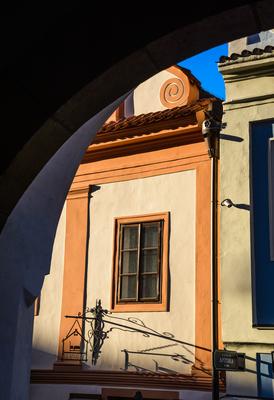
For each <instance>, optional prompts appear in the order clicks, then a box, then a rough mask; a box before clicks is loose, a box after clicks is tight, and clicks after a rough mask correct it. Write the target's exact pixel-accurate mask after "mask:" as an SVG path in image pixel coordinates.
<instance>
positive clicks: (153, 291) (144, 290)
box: [141, 275, 158, 298]
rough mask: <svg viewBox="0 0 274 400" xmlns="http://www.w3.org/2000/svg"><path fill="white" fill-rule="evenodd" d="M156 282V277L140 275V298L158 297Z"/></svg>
mask: <svg viewBox="0 0 274 400" xmlns="http://www.w3.org/2000/svg"><path fill="white" fill-rule="evenodd" d="M157 281H158V275H142V277H141V298H156V297H158V289H157V286H158V285H157Z"/></svg>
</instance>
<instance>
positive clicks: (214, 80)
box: [178, 44, 228, 100]
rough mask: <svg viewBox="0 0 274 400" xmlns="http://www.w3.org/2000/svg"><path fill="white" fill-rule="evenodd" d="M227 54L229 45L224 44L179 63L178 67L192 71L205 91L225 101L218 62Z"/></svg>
mask: <svg viewBox="0 0 274 400" xmlns="http://www.w3.org/2000/svg"><path fill="white" fill-rule="evenodd" d="M227 52H228V46H227V44H222V45H221V46H217V47H213V48H212V49H209V50H206V51H204V52H203V53H199V54H197V55H196V56H193V57H191V58H188V59H186V60H184V61H182V62H179V63H178V65H180V66H182V67H185V68H188V69H190V70H191V72H192V74H193V75H194V76H195V77H196V78H197V79H199V81H200V82H201V84H202V87H203V88H204V89H205V90H207V91H208V92H210V93H212V94H214V95H215V96H217V97H219V98H221V99H222V100H224V99H225V88H224V83H223V78H222V75H221V74H220V73H219V72H218V67H217V61H218V60H219V58H220V56H226V55H227Z"/></svg>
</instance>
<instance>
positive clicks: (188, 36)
mask: <svg viewBox="0 0 274 400" xmlns="http://www.w3.org/2000/svg"><path fill="white" fill-rule="evenodd" d="M234 3H235V5H234V8H230V9H229V7H231V4H230V5H229V6H226V5H223V6H221V5H219V6H218V7H217V8H216V7H215V8H214V10H213V9H209V8H207V9H205V8H201V9H200V10H192V12H190V13H189V16H188V15H186V16H185V17H184V20H182V21H176V23H175V24H173V25H172V24H171V25H170V26H169V27H168V29H167V30H166V31H163V30H162V31H161V30H160V29H159V31H158V35H156V37H155V35H154V37H153V35H151V33H150V34H149V33H148V35H147V38H145V37H144V40H143V41H142V42H141V43H138V45H139V46H141V47H140V48H141V49H137V48H138V46H136V43H134V41H133V42H132V47H130V46H128V47H127V51H125V52H124V53H123V52H121V53H119V57H117V58H116V59H114V60H113V62H110V63H109V65H108V66H107V64H106V63H105V64H104V66H102V65H101V69H100V68H99V69H98V68H96V66H95V67H94V71H93V74H90V73H89V72H88V71H84V72H83V76H84V77H82V79H81V80H76V81H74V82H73V84H71V86H70V87H68V88H65V87H64V88H63V92H62V91H61V92H62V93H61V94H60V92H58V93H59V97H58V98H57V100H56V99H52V102H51V99H50V94H51V93H54V91H53V92H50V91H47V90H46V88H45V82H43V75H39V74H34V75H35V76H34V78H33V79H32V80H31V81H30V82H29V84H30V86H29V87H27V88H26V87H24V84H26V82H27V80H25V81H24V80H23V83H24V84H23V83H22V81H20V77H19V78H18V80H19V85H17V84H16V85H15V86H14V87H13V86H12V85H10V87H8V85H5V89H6V91H7V93H9V96H10V97H9V99H8V100H11V101H12V95H16V96H17V97H16V96H15V97H14V99H15V100H18V104H13V105H14V109H13V112H14V114H16V110H17V109H18V110H19V109H20V107H22V109H23V111H24V110H25V111H26V115H25V114H24V113H22V110H21V111H20V113H19V115H21V117H22V120H21V121H20V118H19V120H18V121H14V127H15V128H16V127H17V128H18V126H20V122H21V123H22V129H23V128H24V129H25V130H27V129H29V131H28V132H27V134H26V136H25V138H24V139H26V140H25V141H27V140H29V141H28V143H27V144H26V145H25V146H24V147H23V148H22V149H21V150H20V151H18V149H16V151H15V152H14V153H11V154H12V156H15V155H16V157H15V158H13V160H12V161H11V158H12V157H10V158H9V161H8V163H7V164H5V165H4V166H3V168H4V170H5V171H4V174H3V175H2V178H1V182H0V187H1V189H2V193H4V194H5V195H4V196H2V198H1V204H0V206H1V226H2V228H3V229H2V233H1V238H0V252H1V259H2V263H1V264H2V267H1V277H0V282H1V283H0V286H1V290H0V293H1V304H2V306H1V314H2V326H1V334H0V337H1V343H2V344H3V347H4V350H2V354H1V363H2V364H1V375H0V376H1V387H2V393H3V397H4V398H5V399H7V400H8V399H26V398H27V392H28V389H27V387H28V377H29V372H28V371H29V358H30V347H31V331H32V328H31V327H32V307H31V304H32V303H33V300H34V298H35V296H36V295H37V294H38V292H39V290H40V289H41V286H42V283H43V278H44V275H45V274H46V273H48V272H49V271H48V267H49V262H50V254H51V248H52V242H53V239H54V233H55V229H56V226H57V223H58V219H59V215H60V212H61V206H62V204H63V202H64V199H65V196H66V193H67V190H68V187H69V184H70V182H71V180H72V178H73V175H74V171H75V168H76V167H77V165H78V163H79V162H80V160H81V158H82V155H83V152H84V150H85V148H86V146H87V144H88V143H89V142H90V141H91V140H92V137H94V134H95V132H96V131H97V130H98V129H99V127H100V126H101V125H102V124H103V122H104V120H105V119H106V117H107V116H108V114H110V113H111V112H112V110H113V109H114V108H115V107H116V105H117V103H114V104H112V105H111V106H109V107H107V106H108V105H109V104H110V103H112V102H113V101H114V100H115V99H117V98H118V97H120V96H122V95H123V94H124V93H126V92H127V91H128V90H130V89H131V88H132V87H134V86H136V85H137V84H138V83H140V82H142V81H143V80H145V79H147V78H149V77H150V76H152V75H153V74H155V73H157V72H159V71H160V70H162V69H163V68H165V67H168V66H169V65H171V64H175V63H176V62H178V61H180V60H181V59H183V58H186V57H189V56H191V55H193V54H195V53H197V52H200V51H202V50H205V49H207V48H209V47H212V46H214V45H218V44H220V43H223V42H226V41H229V40H233V39H236V38H239V37H241V36H244V35H247V34H251V33H254V32H257V31H260V30H264V29H269V28H272V27H273V25H274V9H273V2H271V0H265V1H236V2H234ZM194 11H195V12H194ZM194 14H195V18H194ZM161 22H162V23H163V22H164V19H161ZM67 29H69V27H67ZM80 33H82V31H81V32H80ZM62 35H63V36H64V32H62ZM78 35H79V32H78ZM78 35H77V32H76V31H75V37H76V39H75V40H77V39H80V38H81V35H80V36H78ZM63 36H62V37H63ZM144 36H145V35H144ZM70 37H71V36H70ZM133 38H134V36H132V40H133ZM61 43H63V41H62V40H61ZM48 46H49V43H48V42H46V43H45V45H44V48H43V46H42V47H41V48H40V47H39V49H38V51H37V54H36V55H37V57H36V61H37V60H38V61H40V62H41V60H43V59H44V58H43V51H42V50H45V49H48ZM164 48H167V49H168V53H165V54H163V49H164ZM57 50H58V47H57ZM65 50H66V51H67V52H69V46H67V47H66V49H65ZM82 50H83V49H82ZM85 50H86V51H87V50H88V49H85ZM55 51H56V48H55ZM60 53H61V54H62V51H61V50H60ZM127 54H129V55H127ZM79 56H80V54H79ZM29 57H30V59H31V61H33V56H32V55H29ZM69 59H70V58H69V54H67V53H66V52H64V54H63V58H62V57H61V59H60V60H59V58H58V62H60V63H59V64H58V63H57V62H56V65H58V68H59V69H60V70H59V75H60V76H61V74H62V66H63V67H64V65H65V62H66V61H67V60H69ZM13 61H14V60H13ZM53 65H54V63H53ZM80 65H81V63H80ZM51 67H52V65H51ZM78 68H79V65H78V64H77V68H75V73H78V74H79V73H80V72H79V69H78ZM7 71H8V78H10V76H11V74H12V73H13V72H14V69H13V68H12V67H11V68H10V69H7ZM24 71H25V72H26V67H25V69H24V68H23V72H24ZM42 71H43V69H42ZM70 72H71V71H70ZM59 75H58V76H59ZM56 76H57V75H56ZM88 77H90V83H88V84H85V80H86V79H88ZM113 77H116V79H115V81H114V79H113ZM47 79H52V74H49V75H48V76H47ZM64 82H65V81H64ZM21 83H22V85H23V86H20V85H21ZM39 85H40V90H41V93H42V94H43V95H44V96H45V98H44V110H43V101H42V105H41V103H40V104H39V100H40V101H41V100H43V99H41V98H39ZM51 85H53V84H52V82H51ZM18 87H19V88H20V90H21V91H20V90H19V89H18ZM28 90H29V91H30V93H31V95H30V96H26V93H28ZM76 92H77V93H76ZM73 93H76V94H75V95H74V96H72V94H73ZM95 94H96V95H95ZM20 95H22V96H21V102H20ZM35 95H37V96H38V101H36V97H35ZM25 98H27V99H28V101H29V104H27V106H28V107H29V109H28V107H27V108H26V104H24V100H25ZM64 100H66V101H64ZM117 102H119V100H118V101H117ZM64 103H65V104H64ZM62 104H64V105H62ZM16 107H17V108H16ZM32 107H33V108H32ZM105 107H106V108H105ZM56 108H58V110H57V111H56V112H54V110H55V109H56ZM104 108H105V109H104ZM103 109H104V110H103ZM30 110H33V113H31V112H30ZM41 110H43V111H44V112H42V111H41ZM100 110H103V111H102V112H100ZM8 111H10V109H8ZM7 117H10V115H9V114H8V113H7ZM24 117H25V120H24ZM32 118H33V120H35V121H34V122H33V121H32ZM31 121H32V122H33V123H31ZM9 122H10V124H11V120H9ZM18 124H19V125H18ZM39 127H40V128H39ZM37 128H39V129H37ZM30 133H31V135H30ZM22 143H24V140H22ZM7 165H8V167H7ZM6 167H7V168H6ZM56 171H58V172H59V173H56Z"/></svg>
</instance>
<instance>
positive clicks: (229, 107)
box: [220, 66, 274, 343]
mask: <svg viewBox="0 0 274 400" xmlns="http://www.w3.org/2000/svg"><path fill="white" fill-rule="evenodd" d="M234 68H235V66H234ZM222 71H223V74H224V76H225V78H226V79H227V80H228V81H227V82H226V88H227V87H229V86H230V79H231V76H232V75H231V72H230V71H231V68H230V67H223V68H222ZM233 74H234V76H235V71H234V72H233ZM264 80H266V81H268V85H267V82H266V83H265V85H263V86H262V85H261V77H259V78H258V79H252V80H251V81H250V80H249V76H248V74H247V76H245V77H244V76H243V79H242V80H241V81H239V82H238V89H237V90H235V91H234V95H233V92H229V93H230V95H229V96H230V97H228V98H227V103H226V104H225V105H224V117H223V122H225V123H226V124H227V126H226V129H225V130H223V132H222V133H224V134H226V135H234V136H237V137H238V138H239V139H240V140H242V141H233V140H221V193H220V197H221V200H222V199H225V198H227V197H228V198H231V199H232V201H233V202H234V203H235V204H245V205H250V186H249V184H250V182H249V174H250V172H249V146H250V143H249V122H250V121H259V120H264V119H268V118H270V117H271V116H272V117H273V114H274V112H273V103H274V94H273V89H274V81H273V77H272V76H268V77H267V76H264ZM265 86H269V89H268V91H269V90H271V91H272V94H273V97H272V98H268V99H261V97H260V96H262V95H263V94H264V93H265ZM251 91H253V93H254V96H255V93H256V96H257V98H256V97H254V96H252V98H251V99H250V98H249V93H250V92H251ZM245 97H247V100H246V101H245V102H240V103H237V100H238V99H241V98H245ZM248 100H249V101H248ZM239 139H238V140H239ZM250 229H251V228H250V213H249V211H248V210H245V209H237V208H235V207H232V208H226V207H221V233H220V235H221V296H222V330H223V336H222V337H223V341H224V342H230V341H232V342H235V341H237V342H261V343H273V342H274V332H273V331H266V330H258V329H255V328H252V292H251V249H250Z"/></svg>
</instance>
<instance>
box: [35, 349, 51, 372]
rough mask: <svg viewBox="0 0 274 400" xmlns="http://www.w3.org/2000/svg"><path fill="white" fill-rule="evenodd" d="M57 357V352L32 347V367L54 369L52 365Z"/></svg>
mask: <svg viewBox="0 0 274 400" xmlns="http://www.w3.org/2000/svg"><path fill="white" fill-rule="evenodd" d="M56 359H57V356H56V354H52V353H48V352H46V351H42V350H38V349H36V348H32V357H31V367H32V369H52V366H53V364H54V363H55V361H56Z"/></svg>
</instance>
